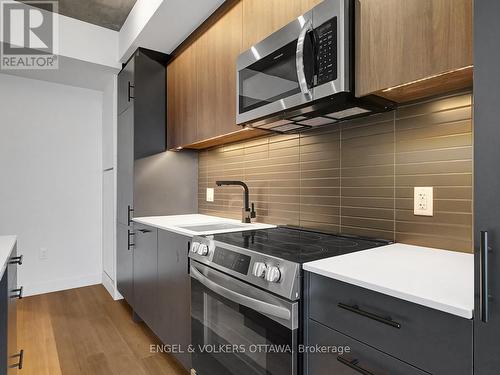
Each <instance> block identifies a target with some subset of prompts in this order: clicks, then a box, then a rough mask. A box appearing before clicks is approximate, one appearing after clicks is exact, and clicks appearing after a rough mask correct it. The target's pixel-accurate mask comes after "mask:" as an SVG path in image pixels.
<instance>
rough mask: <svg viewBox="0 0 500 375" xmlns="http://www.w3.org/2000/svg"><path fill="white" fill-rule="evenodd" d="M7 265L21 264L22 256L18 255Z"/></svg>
mask: <svg viewBox="0 0 500 375" xmlns="http://www.w3.org/2000/svg"><path fill="white" fill-rule="evenodd" d="M9 264H18V265H21V264H23V256H22V255H20V256H18V257H12V258H10V260H9Z"/></svg>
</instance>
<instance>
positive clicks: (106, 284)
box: [102, 272, 123, 301]
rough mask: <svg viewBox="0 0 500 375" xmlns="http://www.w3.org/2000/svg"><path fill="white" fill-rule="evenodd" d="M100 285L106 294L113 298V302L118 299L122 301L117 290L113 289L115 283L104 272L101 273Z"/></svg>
mask: <svg viewBox="0 0 500 375" xmlns="http://www.w3.org/2000/svg"><path fill="white" fill-rule="evenodd" d="M102 285H104V288H106V290H107V291H108V293H109V294H110V295H111V297H113V299H114V300H115V301H117V300H119V299H123V297H122V296H121V294H120V293H118V290H117V289H116V288H115V283H114V281H113V280H112V279H111V278H110V277H109V275H108V274H107V273H106V272H103V273H102Z"/></svg>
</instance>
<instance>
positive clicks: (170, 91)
mask: <svg viewBox="0 0 500 375" xmlns="http://www.w3.org/2000/svg"><path fill="white" fill-rule="evenodd" d="M196 44H197V42H194V43H193V44H192V45H191V46H189V47H188V48H187V49H186V50H184V51H183V52H182V53H181V54H180V55H179V56H177V58H175V59H174V60H173V61H172V62H171V63H170V64H169V65H168V67H167V107H168V108H167V111H168V115H167V121H168V127H169V130H168V134H167V142H168V148H169V149H173V148H175V147H179V146H184V145H188V144H190V143H193V142H195V141H196V138H197V137H196V127H197V118H198V99H197V90H198V84H197V69H196V55H195V48H196Z"/></svg>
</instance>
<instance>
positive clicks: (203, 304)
mask: <svg viewBox="0 0 500 375" xmlns="http://www.w3.org/2000/svg"><path fill="white" fill-rule="evenodd" d="M389 243H390V242H389V241H385V240H373V239H366V238H361V237H355V236H345V235H333V234H326V233H321V232H316V231H311V230H306V229H301V228H294V227H277V228H271V229H260V230H256V231H247V232H233V233H224V234H216V235H212V236H204V237H200V236H197V237H194V238H193V241H192V244H191V248H190V252H189V257H190V260H191V261H190V276H191V281H192V282H191V322H192V343H193V347H194V350H193V353H192V363H193V371H192V372H193V373H195V374H198V375H212V374H218V375H236V374H237V375H298V374H301V364H300V353H299V350H298V348H299V344H301V343H302V338H301V321H302V317H301V314H302V304H301V298H302V293H303V291H302V264H303V263H306V262H310V261H313V260H318V259H322V258H327V257H332V256H339V255H344V254H348V253H352V252H356V251H361V250H366V249H371V248H374V247H378V246H383V245H387V244H389ZM221 347H223V348H226V349H227V348H232V349H230V350H229V352H227V350H223V351H220V350H217V349H220V348H221ZM207 348H208V349H207ZM262 348H264V349H265V350H261V349H262ZM276 348H278V349H279V350H277V349H276ZM252 349H254V350H252Z"/></svg>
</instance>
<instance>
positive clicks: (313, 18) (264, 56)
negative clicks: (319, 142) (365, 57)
mask: <svg viewBox="0 0 500 375" xmlns="http://www.w3.org/2000/svg"><path fill="white" fill-rule="evenodd" d="M353 24H354V23H353V3H352V1H351V0H324V1H323V2H322V3H320V4H318V5H317V6H316V7H314V8H313V9H311V10H310V11H309V12H307V13H305V14H303V15H301V16H299V17H297V19H295V20H294V21H293V22H290V23H289V24H288V25H286V26H284V27H283V28H282V29H280V30H278V31H276V32H275V33H273V34H272V35H270V36H269V37H267V38H266V39H264V40H263V41H261V42H259V43H257V44H255V45H253V46H252V47H251V48H250V49H249V50H248V51H246V52H244V53H242V54H241V55H240V56H239V57H238V61H237V83H236V84H237V108H236V114H237V115H236V122H237V123H238V124H240V125H250V126H253V127H259V128H265V129H270V130H276V131H281V132H287V131H293V130H297V129H302V128H309V127H314V126H317V125H325V124H328V123H334V122H336V121H339V120H341V119H345V118H350V117H353V116H358V115H364V114H368V113H372V112H373V111H376V110H377V109H378V108H380V106H379V105H378V103H377V105H376V106H373V105H372V104H373V103H371V102H367V103H361V101H360V100H356V99H355V98H354V95H353V86H354V85H353V82H354V81H353V58H352V55H353V51H352V49H353ZM365 104H366V105H365ZM384 106H385V105H383V106H382V107H384ZM329 111H331V112H329ZM328 115H330V116H328Z"/></svg>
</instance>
